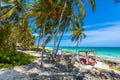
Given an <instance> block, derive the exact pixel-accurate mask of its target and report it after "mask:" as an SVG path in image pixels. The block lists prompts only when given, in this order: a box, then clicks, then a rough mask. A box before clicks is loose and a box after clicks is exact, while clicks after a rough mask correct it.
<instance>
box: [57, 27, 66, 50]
mask: <svg viewBox="0 0 120 80" xmlns="http://www.w3.org/2000/svg"><path fill="white" fill-rule="evenodd" d="M64 31H65V29H64ZM64 31H62V34H61V36H60V40H59V42H58V45H57V51H58V48H59V46H60V42H61V40H62V37H63V34H64Z"/></svg>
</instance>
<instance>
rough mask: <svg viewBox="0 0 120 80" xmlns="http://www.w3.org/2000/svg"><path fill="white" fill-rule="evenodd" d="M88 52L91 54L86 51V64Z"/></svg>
mask: <svg viewBox="0 0 120 80" xmlns="http://www.w3.org/2000/svg"><path fill="white" fill-rule="evenodd" d="M88 54H89V52H88V51H86V64H88Z"/></svg>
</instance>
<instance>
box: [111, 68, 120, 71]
mask: <svg viewBox="0 0 120 80" xmlns="http://www.w3.org/2000/svg"><path fill="white" fill-rule="evenodd" d="M112 69H114V70H117V71H120V68H112Z"/></svg>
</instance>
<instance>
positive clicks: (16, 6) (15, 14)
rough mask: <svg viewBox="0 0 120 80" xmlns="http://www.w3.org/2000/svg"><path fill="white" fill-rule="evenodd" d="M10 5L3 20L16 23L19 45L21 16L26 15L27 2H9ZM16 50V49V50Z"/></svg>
mask: <svg viewBox="0 0 120 80" xmlns="http://www.w3.org/2000/svg"><path fill="white" fill-rule="evenodd" d="M8 3H9V4H11V5H8V6H6V7H5V8H4V9H3V10H2V11H3V12H4V13H5V14H3V15H2V18H3V19H9V20H11V21H14V24H15V26H16V27H17V30H18V31H17V37H16V43H15V45H17V43H18V40H19V35H20V34H19V32H20V20H21V16H20V14H23V13H25V12H26V11H25V10H27V4H26V2H25V0H9V1H8ZM15 49H16V48H15Z"/></svg>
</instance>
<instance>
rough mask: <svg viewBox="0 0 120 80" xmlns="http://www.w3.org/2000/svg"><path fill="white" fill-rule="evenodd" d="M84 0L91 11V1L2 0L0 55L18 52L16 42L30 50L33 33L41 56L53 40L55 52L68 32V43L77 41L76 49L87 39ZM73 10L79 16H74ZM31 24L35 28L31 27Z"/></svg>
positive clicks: (33, 38)
mask: <svg viewBox="0 0 120 80" xmlns="http://www.w3.org/2000/svg"><path fill="white" fill-rule="evenodd" d="M86 1H87V2H88V3H89V4H90V5H91V7H92V10H93V11H94V10H95V8H96V5H95V1H94V0H37V1H34V3H33V1H32V0H29V2H26V0H1V1H0V55H4V53H6V52H5V51H6V50H9V48H10V49H12V50H13V51H14V52H16V53H17V49H18V48H17V44H18V43H19V44H20V46H21V48H28V49H29V48H31V47H32V46H34V45H35V41H36V40H35V36H34V35H33V33H34V32H35V33H37V34H38V35H39V36H38V38H39V39H38V48H39V45H40V43H39V42H41V43H42V44H41V47H42V54H41V55H42V57H43V55H44V52H45V47H46V45H47V44H48V43H49V42H50V41H51V40H54V44H53V47H54V49H55V48H56V49H57V50H58V48H59V45H60V43H61V40H62V37H63V35H64V34H65V33H67V32H70V33H71V40H72V41H74V42H77V46H78V43H79V42H81V41H82V39H83V38H85V37H86V35H85V33H84V32H83V31H84V30H85V28H84V27H83V26H84V25H83V19H84V17H85V15H86V8H85V5H84V3H85V2H86ZM1 4H4V6H1ZM76 9H77V10H78V13H76V11H75V10H76ZM30 19H34V21H35V22H34V23H32V22H30ZM31 23H32V24H33V25H34V29H32V28H31V26H30V25H31ZM71 24H72V26H71ZM59 36H60V38H58V37H59ZM38 50H39V49H38ZM57 50H56V51H57ZM14 52H13V53H14ZM16 53H15V54H16ZM11 55H12V54H11ZM42 62H43V58H41V66H42V64H43V63H42Z"/></svg>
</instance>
